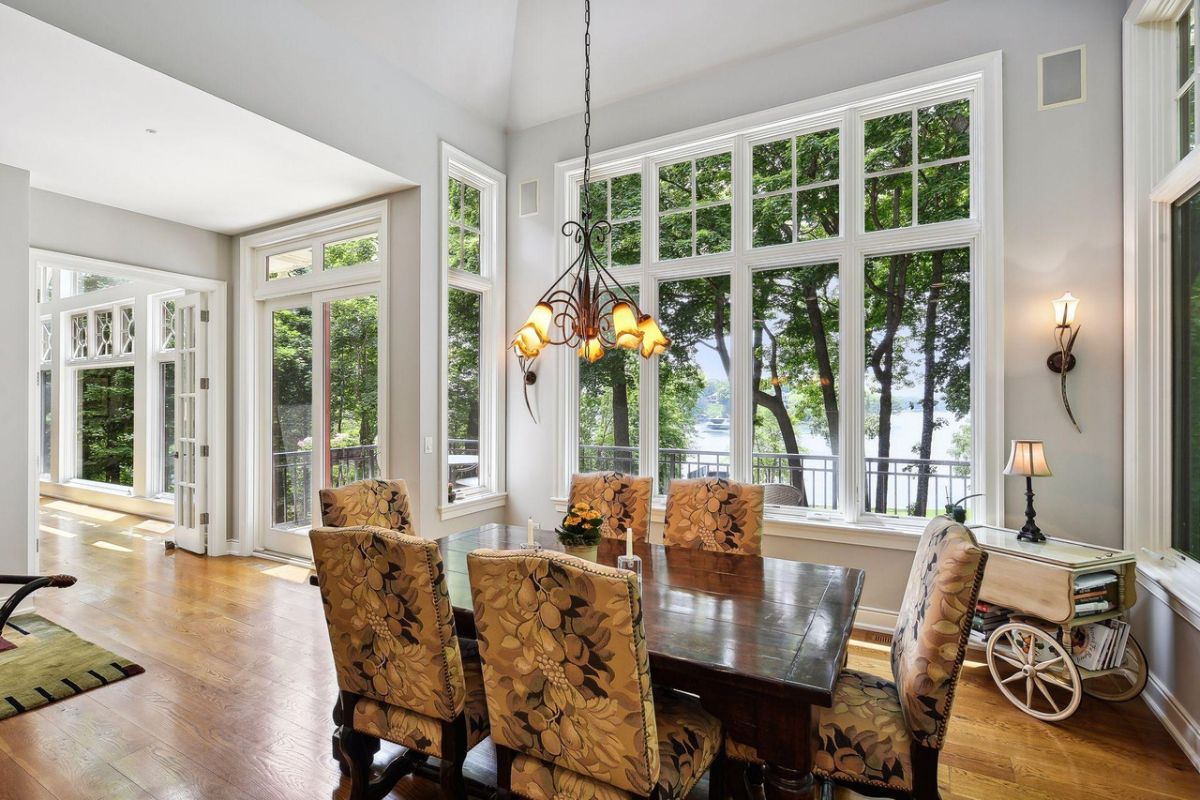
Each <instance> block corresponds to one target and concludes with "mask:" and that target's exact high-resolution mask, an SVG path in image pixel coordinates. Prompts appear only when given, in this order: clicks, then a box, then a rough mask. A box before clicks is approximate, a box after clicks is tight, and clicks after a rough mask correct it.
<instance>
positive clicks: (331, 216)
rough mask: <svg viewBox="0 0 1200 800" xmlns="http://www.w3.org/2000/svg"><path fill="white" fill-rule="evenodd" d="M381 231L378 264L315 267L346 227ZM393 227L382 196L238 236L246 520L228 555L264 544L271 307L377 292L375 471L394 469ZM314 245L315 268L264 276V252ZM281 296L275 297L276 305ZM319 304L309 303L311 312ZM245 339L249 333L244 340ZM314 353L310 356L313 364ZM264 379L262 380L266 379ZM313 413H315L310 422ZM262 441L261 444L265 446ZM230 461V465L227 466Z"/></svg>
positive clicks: (240, 500)
mask: <svg viewBox="0 0 1200 800" xmlns="http://www.w3.org/2000/svg"><path fill="white" fill-rule="evenodd" d="M375 230H378V232H379V253H378V258H377V259H376V260H375V261H372V262H368V263H365V264H359V265H357V266H350V267H340V268H338V269H333V270H324V269H322V268H320V267H318V264H319V263H320V261H319V259H320V260H323V257H322V256H321V255H319V254H320V252H321V251H320V248H321V247H322V246H323V245H324V243H326V242H335V241H340V240H341V239H345V238H348V237H347V236H346V234H347V232H354V231H357V232H360V233H362V232H366V233H370V232H374V231H375ZM390 231H391V227H390V223H389V213H388V202H387V200H386V199H385V200H376V201H372V202H368V203H362V204H360V205H356V206H354V207H351V208H346V209H342V210H340V211H335V212H332V213H328V214H322V215H319V216H315V217H312V218H310V219H305V220H301V221H299V222H294V223H289V224H286V225H282V226H279V227H276V228H271V229H270V230H266V231H260V232H259V233H255V234H250V235H248V236H243V237H241V238H240V239H239V240H238V254H239V262H238V263H239V269H240V273H239V276H238V288H239V290H240V292H241V297H240V299H239V302H238V314H237V324H236V328H235V332H234V335H235V337H238V338H239V339H241V338H245V339H246V346H244V347H240V348H238V352H237V356H236V359H237V361H236V363H237V380H238V387H239V400H240V401H241V402H239V403H238V405H237V409H236V412H235V413H236V426H237V428H236V429H237V431H238V434H239V436H240V437H241V441H242V442H245V443H248V444H247V445H246V446H244V447H242V448H241V452H240V458H239V459H238V460H237V472H238V475H239V479H238V480H237V481H236V483H237V488H236V492H237V495H236V498H235V503H236V508H237V509H238V513H239V516H240V518H241V519H242V520H243V521H244V522H243V524H242V527H241V529H240V530H236V531H234V533H235V534H236V537H237V538H236V539H235V540H232V541H231V542H230V552H232V553H235V554H237V555H243V556H249V555H254V554H255V553H256V552H257V551H260V550H262V549H263V548H264V544H265V542H266V537H267V534H268V530H269V528H270V525H269V522H268V517H269V506H270V503H271V492H272V489H271V463H270V453H269V452H265V451H269V450H270V443H269V440H267V431H266V429H265V426H264V425H263V419H264V416H265V415H264V410H265V408H266V407H267V405H268V404H269V403H270V402H271V388H270V381H269V375H270V370H269V369H268V367H269V365H270V358H271V355H270V346H269V342H267V343H266V346H264V336H263V333H262V332H263V331H264V330H266V329H267V328H265V327H264V326H265V325H266V324H267V323H266V321H265V320H266V318H267V315H269V313H270V309H273V308H279V307H282V305H281V303H282V304H286V301H287V300H288V299H290V298H293V297H301V296H307V297H308V298H313V297H314V296H315V295H317V294H322V293H337V292H340V291H341V290H343V289H352V288H353V289H361V290H362V293H364V294H365V293H370V292H374V293H377V294H378V296H379V329H378V336H379V345H378V348H379V349H378V353H379V363H378V371H379V373H378V387H379V389H378V391H379V401H378V407H379V420H378V422H379V432H378V436H379V442H380V445H379V446H380V450H381V452H380V455H379V459H380V468H381V469H382V471H383V473H384V474H385V475H387V474H391V473H392V469H391V462H392V460H393V453H392V452H391V451H392V448H391V447H390V444H391V439H390V430H391V425H390V422H389V417H390V415H391V407H390V404H389V402H388V397H389V396H390V391H389V374H388V365H389V364H390V363H391V361H390V359H389V357H388V351H389V344H388V343H389V332H388V328H389V325H388V319H389V315H390V314H389V302H388V297H389V294H388V291H389V290H388V283H389V273H390V269H389V268H388V265H389V264H390V263H391V262H390V252H391V248H390V242H389V234H390ZM308 244H311V245H312V247H313V267H314V272H312V273H309V274H308V275H302V276H298V277H295V278H281V279H278V280H273V281H268V280H267V279H266V259H267V256H269V255H271V254H274V253H277V252H282V251H287V250H291V249H295V248H296V247H297V246H306V245H308ZM276 301H279V302H276ZM315 311H316V308H315V306H314V313H315ZM247 337H248V338H247ZM315 366H316V354H315V353H314V367H315ZM264 376H265V377H264ZM315 419H316V415H315V414H314V420H315ZM264 442H265V443H266V445H265V447H264ZM233 463H234V462H233V461H231V462H230V465H231V467H232V466H233ZM313 505H314V508H313V514H314V516H313V522H314V523H316V521H317V520H319V515H318V514H319V509H317V508H316V507H315V506H317V505H318V500H317V498H316V496H315V493H314V497H313Z"/></svg>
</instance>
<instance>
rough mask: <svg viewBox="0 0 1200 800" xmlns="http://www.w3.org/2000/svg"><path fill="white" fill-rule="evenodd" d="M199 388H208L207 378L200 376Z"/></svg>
mask: <svg viewBox="0 0 1200 800" xmlns="http://www.w3.org/2000/svg"><path fill="white" fill-rule="evenodd" d="M200 388H201V389H207V388H208V378H201V379H200Z"/></svg>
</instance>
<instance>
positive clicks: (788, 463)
mask: <svg viewBox="0 0 1200 800" xmlns="http://www.w3.org/2000/svg"><path fill="white" fill-rule="evenodd" d="M753 335H754V339H753V342H754V344H753V354H754V360H753V362H752V370H753V371H752V375H753V379H754V383H753V386H752V392H753V401H754V462H753V481H754V483H761V484H764V485H765V486H766V487H767V489H766V502H767V503H769V504H771V505H780V506H802V507H811V508H828V509H832V508H836V507H837V494H838V488H837V487H838V478H839V475H838V459H837V455H838V452H839V448H838V418H839V407H838V402H839V398H838V388H837V376H838V356H839V353H838V265H837V264H820V265H813V266H804V267H792V268H789V269H776V270H768V271H762V272H756V273H755V274H754V334H753Z"/></svg>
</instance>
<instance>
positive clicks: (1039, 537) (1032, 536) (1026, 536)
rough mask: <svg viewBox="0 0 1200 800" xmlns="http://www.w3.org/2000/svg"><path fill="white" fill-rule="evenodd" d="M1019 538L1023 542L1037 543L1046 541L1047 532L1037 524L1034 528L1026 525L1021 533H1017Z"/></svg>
mask: <svg viewBox="0 0 1200 800" xmlns="http://www.w3.org/2000/svg"><path fill="white" fill-rule="evenodd" d="M1017 538H1018V539H1020V540H1021V541H1022V542H1033V543H1035V544H1036V543H1038V542H1044V541H1046V534H1044V533H1042V529H1041V528H1039V527H1038V526H1037V525H1034V526H1033V527H1032V528H1030V527H1029V526H1028V525H1026V526H1025V527H1024V528H1021V531H1020V533H1018V534H1017Z"/></svg>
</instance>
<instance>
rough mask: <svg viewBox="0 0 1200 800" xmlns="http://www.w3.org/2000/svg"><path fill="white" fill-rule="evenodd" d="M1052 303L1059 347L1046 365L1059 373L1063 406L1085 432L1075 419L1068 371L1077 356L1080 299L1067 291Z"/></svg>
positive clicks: (1047, 360) (1071, 368)
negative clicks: (1075, 350) (1077, 314)
mask: <svg viewBox="0 0 1200 800" xmlns="http://www.w3.org/2000/svg"><path fill="white" fill-rule="evenodd" d="M1051 305H1052V306H1053V307H1054V341H1055V343H1057V344H1058V349H1057V350H1055V351H1054V352H1053V353H1051V354H1050V357H1049V358H1047V359H1046V366H1047V367H1049V368H1050V371H1051V372H1057V373H1058V375H1059V391H1060V392H1061V394H1062V402H1063V408H1065V409H1066V410H1067V416H1068V417H1070V418H1071V424H1072V425H1074V426H1075V430H1077V431H1079V432H1080V433H1083V429H1082V428H1080V427H1079V423H1078V422H1076V421H1075V412H1073V411H1072V410H1071V401H1070V400H1068V399H1067V373H1068V372H1070V371H1071V370H1073V369H1074V368H1075V356H1074V355H1073V354H1072V353H1071V349H1072V348H1073V347H1074V346H1075V337H1077V336H1078V335H1079V327H1080V326H1079V325H1076V324H1075V309H1076V308H1078V307H1079V300H1078V298H1076V297H1074V296H1073V295H1072V294H1071V293H1070V292H1067V293H1066V294H1064V295H1063V296H1062V297H1060V298H1058V299H1057V300H1053V301H1051Z"/></svg>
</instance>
